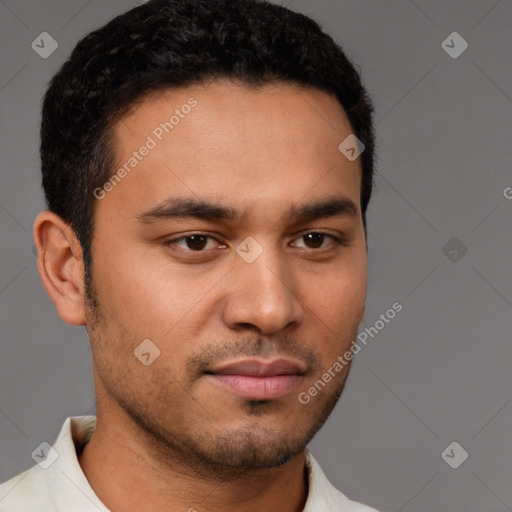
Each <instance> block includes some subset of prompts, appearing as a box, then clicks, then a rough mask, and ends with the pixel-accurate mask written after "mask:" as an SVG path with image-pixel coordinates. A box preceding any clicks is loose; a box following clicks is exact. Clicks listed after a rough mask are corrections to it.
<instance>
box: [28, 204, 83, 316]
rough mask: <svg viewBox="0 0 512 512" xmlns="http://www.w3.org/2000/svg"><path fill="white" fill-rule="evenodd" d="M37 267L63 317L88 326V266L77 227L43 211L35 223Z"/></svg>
mask: <svg viewBox="0 0 512 512" xmlns="http://www.w3.org/2000/svg"><path fill="white" fill-rule="evenodd" d="M33 233H34V241H35V244H36V247H37V268H38V271H39V275H40V276H41V280H42V282H43V285H44V287H45V289H46V292H47V293H48V295H49V296H50V298H51V299H52V301H53V303H54V304H55V307H56V308H57V312H58V314H59V316H60V317H61V318H62V320H64V321H65V322H67V323H69V324H72V325H85V307H84V295H85V293H84V265H83V259H82V248H81V246H80V242H79V241H78V238H77V237H76V234H75V232H74V230H73V229H72V228H71V226H70V225H69V224H68V223H66V222H65V221H64V220H63V219H62V218H61V217H59V216H58V215H56V214H54V213H52V212H50V211H47V210H45V211H43V212H41V213H40V214H39V215H38V216H37V217H36V220H35V222H34V231H33Z"/></svg>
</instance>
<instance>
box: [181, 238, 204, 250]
mask: <svg viewBox="0 0 512 512" xmlns="http://www.w3.org/2000/svg"><path fill="white" fill-rule="evenodd" d="M208 238H209V237H207V236H204V235H192V236H187V237H186V238H185V239H184V240H185V243H186V245H187V247H188V248H189V249H193V250H199V251H200V250H201V249H204V248H205V247H206V241H207V240H208Z"/></svg>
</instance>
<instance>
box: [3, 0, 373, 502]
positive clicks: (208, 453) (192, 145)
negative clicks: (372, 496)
mask: <svg viewBox="0 0 512 512" xmlns="http://www.w3.org/2000/svg"><path fill="white" fill-rule="evenodd" d="M373 146H374V137H373V130H372V105H371V103H370V101H369V99H368V97H367V93H366V91H365V90H364V88H363V86H362V85H361V82H360V78H359V76H358V74H357V72H356V71H355V70H354V68H353V67H352V65H351V64H350V63H349V61H348V60H347V59H346V57H345V56H344V54H343V52H342V51H341V49H340V48H339V47H338V46H337V45H336V44H335V43H334V42H333V41H332V39H331V38H330V37H329V36H328V35H326V34H324V33H323V32H322V31H321V30H320V28H319V27H318V25H317V24H316V23H315V22H313V21H312V20H310V19H308V18H306V17H305V16H303V15H300V14H296V13H294V12H292V11H289V10H287V9H285V8H283V7H279V6H276V5H272V4H270V3H266V2H262V1H257V0H245V1H244V0H153V1H150V2H148V3H146V4H144V5H141V6H138V7H136V8H134V9H132V10H131V11H129V12H127V13H125V14H123V15H121V16H119V17H117V18H115V19H114V20H113V21H111V22H110V23H108V24H107V25H106V26H104V27H102V28H100V29H99V30H97V31H95V32H93V33H91V34H89V35H88V36H86V37H85V38H84V39H82V40H81V41H80V42H79V43H78V45H77V46H76V48H75V49H74V51H73V53H72V55H71V57H70V58H69V60H68V61H67V62H66V63H65V64H64V65H63V67H62V68H61V69H60V71H59V72H58V73H57V75H56V76H55V77H54V78H53V80H52V82H51V84H50V87H49V89H48V91H47V93H46V96H45V99H44V104H43V112H42V127H41V159H42V173H43V186H44V191H45V196H46V199H47V204H48V211H44V212H42V213H40V214H39V215H38V217H37V218H36V221H35V224H34V237H35V242H36V245H37V250H38V269H39V272H40V275H41V278H42V281H43V284H44V286H45V288H46V290H47V292H48V294H49V296H50V297H51V299H52V300H53V302H54V304H55V306H56V308H57V312H58V314H59V315H60V317H61V318H62V319H63V320H64V321H65V322H68V323H70V324H72V325H85V326H86V329H87V333H88V336H89V340H90V345H91V352H92V358H93V368H94V382H95V393H96V416H74V417H69V418H67V419H66V421H65V422H64V425H63V427H62V430H61V433H60V434H59V436H58V439H57V441H56V442H55V443H54V445H53V446H52V447H49V446H48V447H44V446H43V447H42V448H41V453H40V454H37V453H36V457H35V458H36V459H37V456H39V457H40V459H41V460H40V462H39V463H38V464H37V465H35V466H34V467H33V468H31V469H29V470H27V471H25V472H24V473H22V474H21V475H18V476H17V477H14V478H12V479H11V480H9V481H8V482H6V483H4V484H3V485H2V486H1V487H0V509H1V510H6V511H12V512H17V511H23V512H28V511H38V512H41V511H50V510H51V511H55V510H56V511H58V512H70V511H73V512H77V511H94V512H96V511H97V510H101V511H106V510H112V511H114V512H117V511H123V512H124V511H132V510H133V511H144V512H153V511H168V512H175V511H187V510H188V511H191V512H192V511H198V512H202V511H235V510H236V511H247V512H255V511H263V510H264V511H266V512H297V511H302V510H305V511H308V512H323V511H341V510H343V511H347V512H348V511H350V512H354V511H359V512H363V511H372V510H373V511H374V512H375V509H371V508H369V507H367V506H364V505H362V504H360V503H356V502H354V501H351V500H349V499H348V498H347V497H346V496H345V495H344V494H342V493H341V492H340V491H338V490H336V489H335V488H334V487H333V486H332V485H331V484H330V483H329V481H328V480H327V478H326V477H325V475H324V474H323V473H322V471H321V469H320V467H319V466H318V463H317V462H316V461H315V459H314V458H313V456H312V455H311V454H310V453H309V452H308V451H307V449H306V446H307V445H308V443H309V441H310V440H311V439H312V438H313V436H314V435H315V434H316V432H317V431H318V430H319V429H320V427H321V426H322V425H323V424H324V422H325V421H326V419H327V418H328V416H329V414H330V413H331V411H332V409H333V408H334V406H335V404H336V402H337V401H338V398H339V396H340V394H341V392H342V390H343V386H344V383H345V381H346V378H347V375H348V371H349V367H350V361H348V362H347V361H345V362H344V364H340V363H339V359H340V354H344V353H346V351H347V349H348V348H349V346H350V344H351V343H352V341H353V340H354V339H355V337H356V334H357V329H358V325H359V323H360V322H361V320H362V318H363V315H364V303H365V295H366V276H367V244H366V220H365V213H366V208H367V205H368V201H369V200H370V196H371V190H372V180H373ZM335 363H337V364H338V366H336V364H335ZM333 368H334V370H333ZM326 376H328V378H327V377H326ZM319 382H321V383H322V385H321V386H319V385H318V383H319ZM347 463H349V462H348V461H347Z"/></svg>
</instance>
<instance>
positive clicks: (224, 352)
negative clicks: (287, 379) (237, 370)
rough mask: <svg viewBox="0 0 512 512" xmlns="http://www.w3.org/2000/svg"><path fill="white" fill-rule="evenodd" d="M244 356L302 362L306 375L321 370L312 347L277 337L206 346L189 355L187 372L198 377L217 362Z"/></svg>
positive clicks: (285, 336) (319, 362)
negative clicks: (282, 358) (284, 358)
mask: <svg viewBox="0 0 512 512" xmlns="http://www.w3.org/2000/svg"><path fill="white" fill-rule="evenodd" d="M244 356H245V357H251V356H252V357H254V356H259V357H265V358H272V357H289V358H293V359H297V360H299V361H301V362H303V363H304V365H305V367H306V368H307V371H308V372H310V371H318V370H319V369H320V368H321V358H320V355H319V353H318V352H317V351H316V350H315V349H314V348H311V347H308V346H305V344H304V343H302V342H298V341H297V340H294V339H293V338H291V337H290V336H287V335H280V336H274V337H272V338H267V337H265V338H264V337H257V338H254V337H250V338H243V339H238V340H235V341H231V342H226V341H222V342H219V343H212V344H208V345H205V346H204V347H202V348H201V349H200V350H198V351H196V352H193V353H191V354H190V355H189V357H188V361H187V369H188V373H189V375H196V374H197V375H199V374H202V373H204V372H205V371H206V370H207V369H208V368H209V367H212V366H213V365H215V364H217V363H220V362H222V361H226V360H230V359H234V358H240V357H244Z"/></svg>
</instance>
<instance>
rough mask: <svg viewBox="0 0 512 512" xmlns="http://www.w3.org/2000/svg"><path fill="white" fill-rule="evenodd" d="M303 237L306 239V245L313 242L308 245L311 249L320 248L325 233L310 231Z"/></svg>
mask: <svg viewBox="0 0 512 512" xmlns="http://www.w3.org/2000/svg"><path fill="white" fill-rule="evenodd" d="M303 238H304V240H305V241H306V245H308V244H311V245H308V247H309V248H310V249H319V248H320V247H321V246H322V243H323V241H324V238H325V235H324V234H323V233H308V234H307V235H304V236H303Z"/></svg>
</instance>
